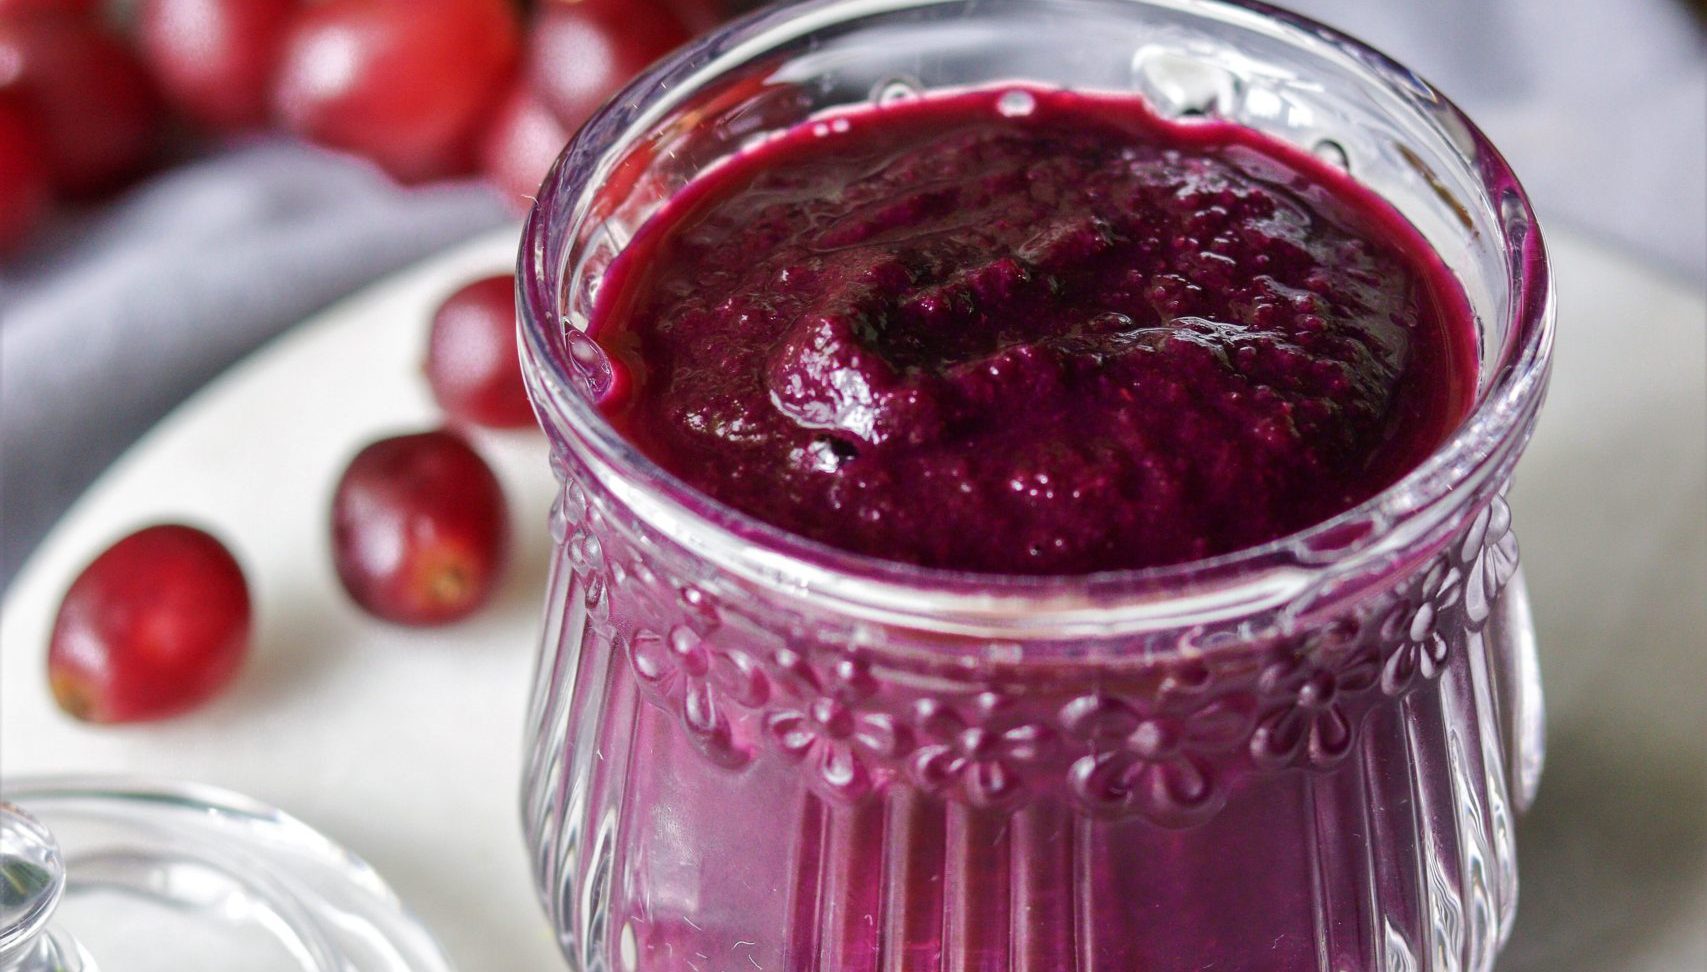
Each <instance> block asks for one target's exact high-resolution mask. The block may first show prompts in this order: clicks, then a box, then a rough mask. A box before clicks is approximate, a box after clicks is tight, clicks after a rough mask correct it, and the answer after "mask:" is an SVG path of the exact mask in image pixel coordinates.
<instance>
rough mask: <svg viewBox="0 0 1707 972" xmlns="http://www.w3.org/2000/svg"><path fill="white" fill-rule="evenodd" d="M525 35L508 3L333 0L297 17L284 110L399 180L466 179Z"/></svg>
mask: <svg viewBox="0 0 1707 972" xmlns="http://www.w3.org/2000/svg"><path fill="white" fill-rule="evenodd" d="M518 30H519V29H518V27H517V24H516V19H515V15H514V14H513V13H512V12H511V9H510V6H509V4H508V3H507V2H506V0H326V2H324V3H318V4H314V5H311V6H309V7H307V8H306V9H304V11H303V12H302V14H301V16H300V17H299V18H298V19H297V23H296V26H295V28H294V29H293V30H292V32H291V35H290V37H289V39H288V40H287V41H286V44H285V52H284V59H283V62H282V64H281V66H280V69H279V75H278V78H277V81H276V85H275V88H274V92H273V98H274V104H275V106H276V107H277V109H278V111H279V113H280V114H281V115H282V117H283V118H284V121H285V124H286V126H287V127H288V128H290V130H291V131H293V132H295V133H297V134H299V135H302V136H304V137H306V138H308V139H310V140H312V141H315V142H318V143H320V144H322V145H328V146H331V147H333V148H340V149H347V150H349V151H353V152H358V153H360V154H362V155H365V156H367V157H368V158H370V159H372V160H373V161H375V162H377V163H379V165H380V166H382V167H383V168H385V169H386V170H387V171H389V172H390V173H391V174H392V175H394V176H396V177H397V178H399V179H403V180H406V181H414V180H421V179H431V178H436V177H439V176H445V175H453V174H458V173H462V172H466V171H469V170H470V169H471V168H472V165H473V161H474V143H475V140H476V139H477V138H478V136H479V134H480V132H479V128H480V123H481V122H482V121H483V120H484V119H485V117H486V111H487V107H488V105H489V104H490V103H491V102H492V100H493V99H494V98H495V97H496V96H497V94H498V93H499V92H500V91H501V90H502V89H503V86H504V84H505V83H506V82H507V81H508V80H509V78H510V77H511V75H512V73H513V71H514V70H515V63H516V59H517V56H518V52H519V49H520V43H521V41H520V38H519V36H518Z"/></svg>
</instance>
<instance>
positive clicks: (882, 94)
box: [871, 78, 924, 105]
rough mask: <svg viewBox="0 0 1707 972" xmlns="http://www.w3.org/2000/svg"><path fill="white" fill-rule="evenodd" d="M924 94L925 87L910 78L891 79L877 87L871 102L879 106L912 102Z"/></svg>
mask: <svg viewBox="0 0 1707 972" xmlns="http://www.w3.org/2000/svg"><path fill="white" fill-rule="evenodd" d="M923 93H924V85H922V84H920V83H918V82H917V81H913V80H910V79H908V78H890V79H889V80H887V81H883V82H881V83H879V84H878V85H877V88H876V90H875V91H874V92H873V94H872V96H871V100H873V101H875V102H877V103H878V104H879V105H893V104H897V103H899V102H903V101H911V100H913V99H915V98H918V97H919V96H921V95H922V94H923Z"/></svg>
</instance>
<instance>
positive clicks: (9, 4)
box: [0, 0, 100, 17]
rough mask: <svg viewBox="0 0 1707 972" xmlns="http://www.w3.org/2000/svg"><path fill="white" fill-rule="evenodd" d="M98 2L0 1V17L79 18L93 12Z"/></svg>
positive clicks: (57, 0)
mask: <svg viewBox="0 0 1707 972" xmlns="http://www.w3.org/2000/svg"><path fill="white" fill-rule="evenodd" d="M99 2H100V0H0V17H26V16H33V15H35V14H73V15H76V16H79V17H82V16H87V15H88V14H92V13H94V12H95V6H96V5H97V4H98V3H99Z"/></svg>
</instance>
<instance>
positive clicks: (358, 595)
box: [332, 431, 509, 625]
mask: <svg viewBox="0 0 1707 972" xmlns="http://www.w3.org/2000/svg"><path fill="white" fill-rule="evenodd" d="M508 549H509V514H508V512H507V507H506V504H505V502H504V493H503V490H502V488H501V487H500V486H499V485H498V479H497V477H496V476H494V475H492V470H491V469H490V468H489V467H488V466H487V465H486V462H485V461H484V460H483V459H481V458H480V456H479V454H478V453H476V452H475V451H474V450H473V449H472V448H470V447H469V445H468V443H466V442H464V441H463V440H462V439H461V438H460V437H458V436H456V435H455V434H453V433H450V432H443V431H438V432H424V433H420V434H417V435H404V436H397V437H394V438H389V439H381V440H379V441H378V442H374V443H372V444H371V445H369V446H368V447H367V448H365V449H363V450H362V451H361V452H360V453H358V454H357V455H356V457H355V459H354V460H352V461H351V462H350V466H349V468H348V469H346V470H345V471H344V476H343V478H342V479H341V480H339V482H338V489H337V492H336V493H335V494H334V496H333V498H332V555H333V560H334V562H335V564H336V566H337V570H338V578H339V580H341V581H343V584H344V590H346V591H348V592H349V594H350V597H351V598H353V599H354V600H355V602H356V603H357V604H358V605H360V606H361V607H362V608H363V609H365V610H366V611H368V612H369V613H370V614H373V615H374V616H376V617H379V618H382V619H384V620H387V621H393V622H396V623H398V624H408V625H433V624H445V623H447V622H451V621H456V620H458V619H460V618H463V617H466V616H468V615H469V614H471V613H473V612H474V611H476V610H478V609H479V608H480V607H481V606H482V605H484V604H485V603H486V602H487V601H488V600H490V599H491V597H492V593H493V591H494V590H496V588H497V586H498V581H499V579H500V577H501V575H502V574H503V568H504V560H505V557H506V556H507V555H508Z"/></svg>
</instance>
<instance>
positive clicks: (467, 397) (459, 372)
mask: <svg viewBox="0 0 1707 972" xmlns="http://www.w3.org/2000/svg"><path fill="white" fill-rule="evenodd" d="M426 372H427V383H428V384H430V385H431V386H432V388H433V397H434V398H435V399H437V400H438V403H439V407H441V408H443V409H444V410H445V412H446V414H448V415H449V416H450V417H451V419H452V420H453V421H457V422H465V423H469V424H473V425H485V426H490V427H493V428H525V427H527V426H530V425H533V424H534V419H533V408H532V407H531V406H530V405H529V404H528V394H527V388H526V386H524V385H523V384H522V371H521V365H520V362H519V360H518V359H517V356H516V278H515V277H513V276H511V275H509V274H504V275H502V276H497V277H486V278H485V279H482V280H476V281H474V282H473V283H471V284H468V285H467V286H465V287H463V288H462V289H461V290H458V291H457V292H456V293H454V294H451V295H450V297H449V298H448V299H446V300H445V302H444V303H443V304H441V305H439V309H438V311H437V313H435V314H434V315H433V327H432V332H431V334H430V335H429V337H428V339H427V363H426Z"/></svg>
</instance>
